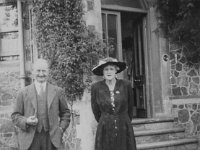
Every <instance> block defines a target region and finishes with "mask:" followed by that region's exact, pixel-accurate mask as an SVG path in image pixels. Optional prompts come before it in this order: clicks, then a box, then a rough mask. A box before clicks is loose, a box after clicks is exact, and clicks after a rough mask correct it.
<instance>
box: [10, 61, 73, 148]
mask: <svg viewBox="0 0 200 150" xmlns="http://www.w3.org/2000/svg"><path fill="white" fill-rule="evenodd" d="M33 75H34V79H35V80H34V83H33V84H31V85H29V86H27V87H25V89H24V90H22V91H21V92H19V94H18V96H17V101H16V103H15V105H14V109H13V113H12V115H11V118H12V120H13V122H14V124H15V125H16V126H17V127H19V135H18V140H19V148H20V150H57V149H58V148H60V147H61V146H62V135H63V133H64V131H65V130H66V128H67V127H68V126H69V123H70V110H69V109H68V106H67V102H66V100H65V98H64V95H63V91H62V89H61V88H59V87H57V86H54V85H52V84H50V83H48V82H47V77H48V63H47V61H46V60H44V59H38V60H37V61H36V62H35V64H34V69H33Z"/></svg>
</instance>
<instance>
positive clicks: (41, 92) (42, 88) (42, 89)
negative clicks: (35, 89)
mask: <svg viewBox="0 0 200 150" xmlns="http://www.w3.org/2000/svg"><path fill="white" fill-rule="evenodd" d="M43 93H44V87H43V86H42V84H41V85H40V92H39V95H40V96H42V94H43Z"/></svg>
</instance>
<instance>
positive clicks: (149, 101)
mask: <svg viewBox="0 0 200 150" xmlns="http://www.w3.org/2000/svg"><path fill="white" fill-rule="evenodd" d="M101 10H102V11H109V12H117V13H119V14H120V11H125V12H135V13H142V14H144V15H145V16H144V17H143V31H144V30H145V32H144V33H143V34H144V35H143V36H144V42H145V45H144V63H145V88H146V89H145V95H144V96H145V99H146V105H147V118H152V117H153V116H155V111H154V100H153V95H152V94H153V92H152V84H151V82H152V79H151V68H152V67H151V57H150V56H151V55H150V52H151V44H150V42H151V38H150V37H151V36H150V35H151V32H150V26H149V25H150V17H149V11H148V10H147V9H138V8H130V7H120V6H115V7H114V6H113V5H108V6H107V5H103V6H102V7H101ZM120 20H121V15H120ZM120 20H119V21H120ZM119 25H120V30H119V32H120V35H121V34H122V33H121V22H120V23H119ZM120 39H121V37H120ZM121 43H122V41H121ZM121 46H122V45H121ZM121 53H122V47H121ZM122 55H123V54H121V57H122ZM122 58H123V57H122ZM122 58H121V59H120V60H122Z"/></svg>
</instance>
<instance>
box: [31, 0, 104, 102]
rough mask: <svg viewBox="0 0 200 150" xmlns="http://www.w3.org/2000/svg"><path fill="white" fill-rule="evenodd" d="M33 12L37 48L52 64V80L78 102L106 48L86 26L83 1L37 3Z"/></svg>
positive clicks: (69, 0) (38, 1) (65, 0)
mask: <svg viewBox="0 0 200 150" xmlns="http://www.w3.org/2000/svg"><path fill="white" fill-rule="evenodd" d="M33 10H34V16H35V18H36V20H35V22H36V33H35V35H36V41H37V47H38V50H39V55H40V56H41V57H43V58H46V59H48V60H49V62H50V76H51V78H50V80H51V82H54V83H56V84H57V85H59V86H61V87H63V88H64V89H65V93H66V96H67V97H68V98H69V99H70V100H76V99H77V97H80V96H82V94H83V91H84V89H85V88H87V87H88V86H89V84H90V82H91V75H92V74H91V69H92V67H93V65H94V64H96V63H97V62H96V61H97V60H98V59H99V58H100V57H102V56H103V51H104V49H105V48H106V47H105V45H104V44H103V42H102V40H101V39H100V38H99V36H98V34H96V33H94V32H93V31H90V30H89V29H88V27H87V26H86V24H85V22H84V20H83V15H84V11H83V6H82V0H56V1H55V0H42V1H41V0H35V1H34V3H33Z"/></svg>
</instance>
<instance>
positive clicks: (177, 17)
mask: <svg viewBox="0 0 200 150" xmlns="http://www.w3.org/2000/svg"><path fill="white" fill-rule="evenodd" d="M157 10H158V11H159V13H160V17H159V19H160V20H161V23H160V27H161V28H162V29H163V30H164V31H165V35H166V36H167V37H168V38H169V40H171V41H177V44H178V43H179V44H181V45H183V46H184V47H186V49H187V51H184V53H185V55H186V57H187V59H188V60H192V61H199V60H200V59H199V58H200V19H199V18H200V0H158V1H157Z"/></svg>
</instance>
